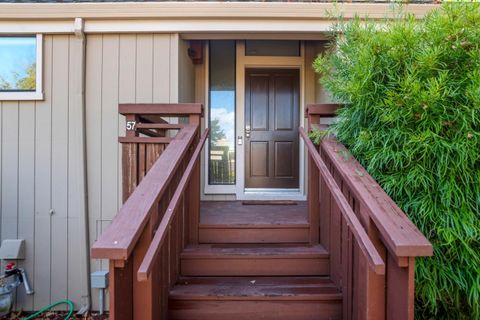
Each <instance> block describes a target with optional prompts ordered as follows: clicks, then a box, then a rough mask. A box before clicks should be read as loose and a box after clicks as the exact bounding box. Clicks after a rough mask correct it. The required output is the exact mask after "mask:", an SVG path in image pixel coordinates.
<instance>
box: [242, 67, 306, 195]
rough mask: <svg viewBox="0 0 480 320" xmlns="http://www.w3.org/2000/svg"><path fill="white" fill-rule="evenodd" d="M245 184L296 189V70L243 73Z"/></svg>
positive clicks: (297, 117) (297, 137) (256, 70)
mask: <svg viewBox="0 0 480 320" xmlns="http://www.w3.org/2000/svg"><path fill="white" fill-rule="evenodd" d="M245 81H246V83H245V187H246V188H298V187H299V182H298V176H299V170H298V162H299V151H298V144H299V135H298V125H299V70H297V69H247V70H246V72H245Z"/></svg>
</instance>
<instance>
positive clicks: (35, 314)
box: [22, 300, 73, 320]
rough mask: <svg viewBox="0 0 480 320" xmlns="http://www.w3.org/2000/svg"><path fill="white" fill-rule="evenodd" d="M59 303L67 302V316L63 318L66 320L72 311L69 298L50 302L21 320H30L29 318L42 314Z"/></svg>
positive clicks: (71, 303)
mask: <svg viewBox="0 0 480 320" xmlns="http://www.w3.org/2000/svg"><path fill="white" fill-rule="evenodd" d="M59 304H68V308H69V311H68V314H67V316H66V317H65V318H64V319H63V320H68V319H70V317H71V316H72V313H73V302H72V301H70V300H60V301H57V302H55V303H52V304H51V305H49V306H46V307H45V308H43V309H42V310H40V311H38V312H35V313H34V314H32V315H30V316H28V317H27V318H23V319H22V320H30V319H34V318H35V317H36V316H38V315H39V314H42V313H44V312H45V311H47V310H49V309H51V308H53V307H55V306H58V305H59Z"/></svg>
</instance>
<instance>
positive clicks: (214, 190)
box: [204, 40, 306, 200]
mask: <svg viewBox="0 0 480 320" xmlns="http://www.w3.org/2000/svg"><path fill="white" fill-rule="evenodd" d="M206 57H207V58H206V59H205V61H206V65H205V68H206V72H205V77H206V78H205V83H206V86H205V87H206V88H205V90H206V95H205V97H206V98H205V105H206V106H208V104H209V101H208V90H209V83H208V79H209V75H208V69H209V66H208V60H209V59H208V45H207V55H206ZM275 67H277V68H283V69H285V68H292V69H298V70H299V72H300V96H299V98H300V101H299V103H300V108H299V109H300V110H299V112H300V114H299V120H300V122H299V123H300V126H304V123H305V119H304V117H303V114H304V112H305V110H304V109H305V108H304V105H305V93H304V91H305V80H304V79H305V45H304V43H303V41H302V42H301V47H300V56H299V57H278V56H246V55H245V41H244V40H237V41H236V70H235V77H236V78H235V82H236V84H235V86H236V87H235V91H236V100H235V117H236V123H235V125H236V137H237V138H238V137H242V142H243V143H242V144H241V145H239V144H238V139H236V140H237V141H235V142H236V155H235V157H236V161H235V166H236V184H235V185H209V184H208V144H207V145H206V146H205V151H206V152H205V160H206V161H205V166H204V170H205V188H204V192H205V194H235V195H236V198H237V200H278V199H285V200H287V199H288V200H305V199H306V196H305V181H304V180H305V159H304V158H305V149H304V148H305V146H304V144H303V141H301V139H300V141H299V154H298V157H299V188H298V189H294V190H293V191H292V190H286V189H261V190H260V189H257V190H255V191H245V143H244V142H245V138H244V133H245V132H244V128H245V69H246V68H275ZM208 111H209V110H208V107H206V108H205V123H206V126H208V116H209V115H208Z"/></svg>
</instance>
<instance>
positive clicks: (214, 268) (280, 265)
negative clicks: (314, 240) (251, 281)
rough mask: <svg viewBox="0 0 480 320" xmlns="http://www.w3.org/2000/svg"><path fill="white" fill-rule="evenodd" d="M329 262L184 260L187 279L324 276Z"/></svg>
mask: <svg viewBox="0 0 480 320" xmlns="http://www.w3.org/2000/svg"><path fill="white" fill-rule="evenodd" d="M329 264H330V262H329V259H328V258H310V259H296V258H276V259H268V258H262V259H255V258H252V259H246V258H238V259H235V258H233V259H226V258H219V259H182V262H181V273H182V275H184V276H321V275H328V273H329Z"/></svg>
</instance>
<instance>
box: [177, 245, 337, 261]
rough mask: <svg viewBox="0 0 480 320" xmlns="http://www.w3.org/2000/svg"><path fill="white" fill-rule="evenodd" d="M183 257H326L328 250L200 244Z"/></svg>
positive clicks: (309, 246) (317, 247)
mask: <svg viewBox="0 0 480 320" xmlns="http://www.w3.org/2000/svg"><path fill="white" fill-rule="evenodd" d="M181 255H182V258H183V259H189V258H190V259H195V258H197V259H198V258H202V259H208V258H212V259H214V258H215V259H221V258H226V259H228V258H231V257H235V258H242V257H244V258H252V257H255V258H258V259H262V258H270V259H271V258H283V257H295V258H324V257H328V252H327V251H326V250H325V248H324V247H323V246H321V245H299V244H200V245H189V246H187V247H186V248H185V249H184V251H183V252H182V254H181Z"/></svg>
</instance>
